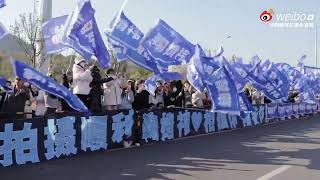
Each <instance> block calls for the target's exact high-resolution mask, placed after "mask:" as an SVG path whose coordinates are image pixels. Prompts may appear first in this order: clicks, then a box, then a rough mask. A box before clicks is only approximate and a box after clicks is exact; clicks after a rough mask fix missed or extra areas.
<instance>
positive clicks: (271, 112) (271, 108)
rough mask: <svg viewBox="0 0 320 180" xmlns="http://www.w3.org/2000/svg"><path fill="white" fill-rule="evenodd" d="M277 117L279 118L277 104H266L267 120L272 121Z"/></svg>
mask: <svg viewBox="0 0 320 180" xmlns="http://www.w3.org/2000/svg"><path fill="white" fill-rule="evenodd" d="M278 117H279V115H278V104H277V103H270V104H267V119H274V118H278Z"/></svg>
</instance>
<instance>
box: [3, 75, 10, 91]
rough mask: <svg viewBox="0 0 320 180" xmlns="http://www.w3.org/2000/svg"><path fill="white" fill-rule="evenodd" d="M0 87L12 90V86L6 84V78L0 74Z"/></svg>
mask: <svg viewBox="0 0 320 180" xmlns="http://www.w3.org/2000/svg"><path fill="white" fill-rule="evenodd" d="M0 87H2V88H3V90H5V91H6V92H12V88H11V87H9V86H7V79H6V78H4V77H1V76H0Z"/></svg>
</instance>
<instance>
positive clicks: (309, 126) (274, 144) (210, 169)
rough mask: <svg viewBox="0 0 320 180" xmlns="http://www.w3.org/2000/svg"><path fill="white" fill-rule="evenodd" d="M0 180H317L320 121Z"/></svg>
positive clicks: (111, 155) (82, 160)
mask: <svg viewBox="0 0 320 180" xmlns="http://www.w3.org/2000/svg"><path fill="white" fill-rule="evenodd" d="M0 179H1V180H18V179H19V180H22V179H23V180H51V179H52V180H106V179H110V180H117V179H130V180H131V179H137V180H145V179H168V180H169V179H181V180H188V179H208V180H213V179H217V180H255V179H258V180H266V179H272V180H286V179H288V180H313V179H314V180H319V179H320V117H313V118H304V119H297V120H291V121H287V122H281V123H277V124H272V125H268V126H262V127H254V128H248V129H241V130H236V131H232V132H225V133H220V134H214V135H207V136H202V137H196V138H192V139H184V140H179V141H172V142H167V143H160V144H153V145H148V146H144V147H141V148H135V149H126V150H120V151H113V152H99V153H92V154H86V155H83V156H81V157H73V158H68V159H62V160H56V161H48V162H44V163H41V164H36V165H27V166H22V167H11V168H5V169H0Z"/></svg>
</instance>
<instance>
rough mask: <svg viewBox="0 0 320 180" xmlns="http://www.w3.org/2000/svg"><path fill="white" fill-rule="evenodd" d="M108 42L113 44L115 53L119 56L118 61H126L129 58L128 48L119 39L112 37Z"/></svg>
mask: <svg viewBox="0 0 320 180" xmlns="http://www.w3.org/2000/svg"><path fill="white" fill-rule="evenodd" d="M108 42H109V44H110V45H111V47H112V49H113V51H114V54H115V55H116V57H117V61H118V62H121V61H125V60H128V57H127V51H128V50H127V48H126V47H124V46H123V45H122V44H121V43H119V42H118V41H116V40H114V39H112V38H108Z"/></svg>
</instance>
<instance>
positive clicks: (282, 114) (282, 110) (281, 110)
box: [278, 103, 287, 118]
mask: <svg viewBox="0 0 320 180" xmlns="http://www.w3.org/2000/svg"><path fill="white" fill-rule="evenodd" d="M286 113H287V112H286V104H282V103H279V104H278V117H279V118H285V117H287V114H286Z"/></svg>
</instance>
